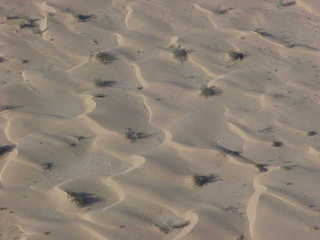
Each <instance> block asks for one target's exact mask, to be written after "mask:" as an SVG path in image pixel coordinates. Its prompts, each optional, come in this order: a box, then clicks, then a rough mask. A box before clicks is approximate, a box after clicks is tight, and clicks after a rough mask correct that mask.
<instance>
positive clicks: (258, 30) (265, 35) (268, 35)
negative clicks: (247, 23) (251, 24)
mask: <svg viewBox="0 0 320 240" xmlns="http://www.w3.org/2000/svg"><path fill="white" fill-rule="evenodd" d="M254 32H255V33H257V34H259V35H260V36H263V37H269V38H274V36H273V35H272V34H271V33H268V32H266V31H264V30H263V29H261V28H257V29H256V30H254Z"/></svg>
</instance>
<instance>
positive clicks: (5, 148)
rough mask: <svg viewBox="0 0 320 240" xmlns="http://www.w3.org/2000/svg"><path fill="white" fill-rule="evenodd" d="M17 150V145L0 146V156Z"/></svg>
mask: <svg viewBox="0 0 320 240" xmlns="http://www.w3.org/2000/svg"><path fill="white" fill-rule="evenodd" d="M15 148H16V145H13V144H11V145H3V146H0V156H2V155H5V154H6V153H9V152H12V151H13V149H15Z"/></svg>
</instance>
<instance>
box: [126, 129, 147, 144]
mask: <svg viewBox="0 0 320 240" xmlns="http://www.w3.org/2000/svg"><path fill="white" fill-rule="evenodd" d="M125 135H126V137H127V138H128V139H129V140H130V141H131V142H135V141H137V140H139V139H143V138H147V137H149V136H150V134H146V133H143V132H137V131H134V130H133V129H132V128H126V132H125Z"/></svg>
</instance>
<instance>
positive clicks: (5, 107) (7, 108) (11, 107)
mask: <svg viewBox="0 0 320 240" xmlns="http://www.w3.org/2000/svg"><path fill="white" fill-rule="evenodd" d="M16 108H18V106H15V105H2V106H0V112H1V111H5V110H12V109H16Z"/></svg>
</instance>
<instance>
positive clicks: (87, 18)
mask: <svg viewBox="0 0 320 240" xmlns="http://www.w3.org/2000/svg"><path fill="white" fill-rule="evenodd" d="M76 17H77V19H78V21H79V22H89V21H90V20H91V19H93V18H94V17H95V16H94V15H93V14H78V15H77V16H76Z"/></svg>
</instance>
